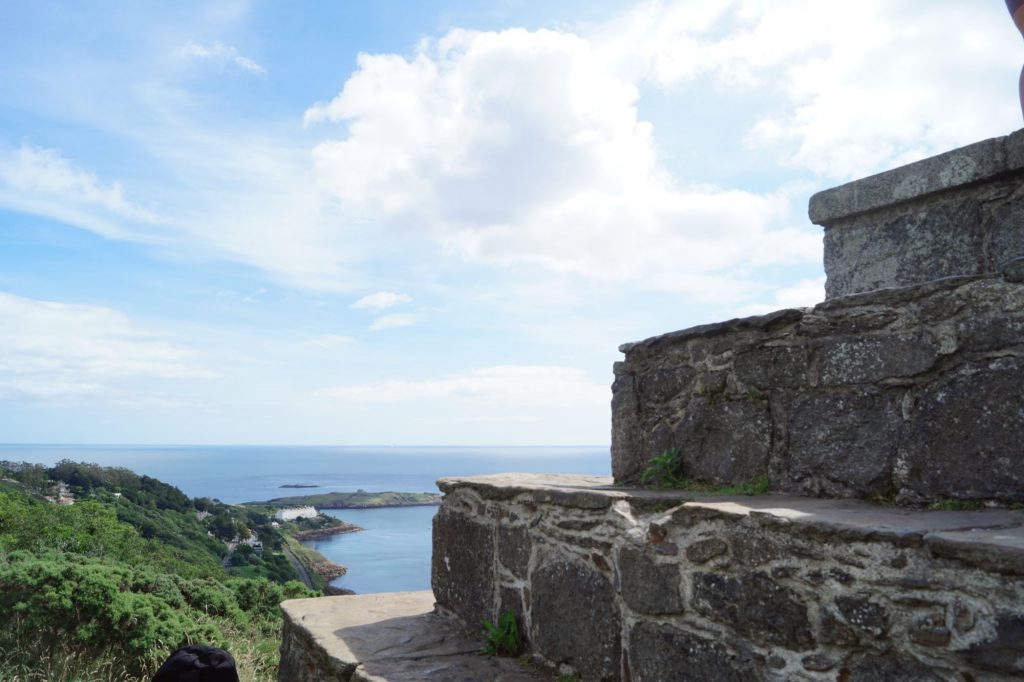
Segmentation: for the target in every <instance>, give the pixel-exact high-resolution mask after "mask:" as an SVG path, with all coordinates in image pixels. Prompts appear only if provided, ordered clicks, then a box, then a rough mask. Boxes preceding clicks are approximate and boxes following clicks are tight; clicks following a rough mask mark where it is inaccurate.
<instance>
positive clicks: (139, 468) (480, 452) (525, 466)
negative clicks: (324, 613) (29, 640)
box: [0, 444, 611, 594]
mask: <svg viewBox="0 0 1024 682" xmlns="http://www.w3.org/2000/svg"><path fill="white" fill-rule="evenodd" d="M0 459H4V460H10V461H16V462H20V461H25V462H37V463H41V464H47V465H52V464H55V463H56V462H58V461H59V460H62V459H70V460H74V461H76V462H91V463H95V464H100V465H102V466H117V467H126V468H128V469H131V470H132V471H134V472H136V473H138V474H145V475H147V476H152V477H153V478H158V479H160V480H161V481H164V482H165V483H170V484H171V485H174V486H177V487H178V488H180V489H181V490H182V492H184V493H185V494H186V495H189V496H190V497H210V498H215V499H218V500H220V501H222V502H226V503H229V504H238V503H241V502H260V501H264V500H269V499H271V498H274V497H285V496H292V495H303V494H316V493H324V492H332V491H342V492H350V491H355V490H360V489H362V490H366V491H368V492H382V491H389V490H390V491H397V492H438V489H437V485H436V481H437V479H438V478H441V477H444V476H472V475H479V474H492V473H501V472H512V471H516V472H525V473H532V472H538V473H561V474H596V475H604V476H607V475H610V466H611V458H610V455H609V450H608V447H607V446H569V447H501V446H488V447H462V446H460V447H455V446H452V447H445V446H430V447H408V446H376V447H368V446H293V445H287V446H269V445H268V446H248V445H244V446H243V445H238V446H222V445H218V446H201V445H189V446H179V445H166V446H148V445H147V446H141V445H3V444H0ZM284 485H315V486H317V487H315V488H304V489H294V488H282V487H281V486H284ZM435 512H436V507H392V508H385V509H338V510H328V511H327V512H326V513H328V514H331V515H332V516H337V517H338V518H341V519H344V520H345V521H348V522H350V523H354V524H356V525H357V526H360V527H362V528H363V529H364V530H363V531H360V532H357V533H346V534H343V535H335V536H332V537H329V538H323V539H319V540H310V541H307V542H306V543H305V544H307V545H309V546H310V547H313V548H314V549H316V550H317V551H318V552H320V553H321V554H323V555H324V556H326V557H327V558H328V559H330V560H331V561H333V562H335V563H338V564H341V565H343V566H345V567H347V568H348V573H346V574H345V575H344V576H342V577H340V578H337V579H335V580H334V581H332V583H331V584H332V585H334V586H336V587H341V588H345V589H349V590H352V591H354V592H356V593H359V594H368V593H372V592H398V591H407V590H427V589H430V549H431V537H430V528H431V521H432V519H433V517H434V513H435Z"/></svg>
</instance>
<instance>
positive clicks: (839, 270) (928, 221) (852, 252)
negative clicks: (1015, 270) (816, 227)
mask: <svg viewBox="0 0 1024 682" xmlns="http://www.w3.org/2000/svg"><path fill="white" fill-rule="evenodd" d="M915 208H916V209H917V210H913V211H908V210H907V208H906V207H903V206H900V207H897V208H890V209H882V210H879V211H877V212H874V213H870V214H867V215H861V216H855V217H852V218H849V219H847V220H843V221H842V224H841V225H835V226H829V227H826V229H825V272H826V274H827V279H826V280H825V296H826V298H836V297H839V296H846V295H849V294H854V293H859V292H864V291H872V290H875V289H882V288H887V287H905V286H911V285H914V284H921V283H923V282H927V281H929V280H933V279H939V278H941V277H950V276H953V275H973V274H980V273H983V272H987V271H988V269H985V268H979V263H978V261H979V255H980V254H981V253H982V252H983V248H984V233H983V232H982V231H981V230H979V229H978V225H979V224H980V222H981V205H980V203H979V202H978V201H977V200H974V201H965V200H963V199H962V198H960V197H956V198H952V197H951V198H947V199H940V200H936V201H935V202H933V203H929V204H927V205H925V206H921V207H915Z"/></svg>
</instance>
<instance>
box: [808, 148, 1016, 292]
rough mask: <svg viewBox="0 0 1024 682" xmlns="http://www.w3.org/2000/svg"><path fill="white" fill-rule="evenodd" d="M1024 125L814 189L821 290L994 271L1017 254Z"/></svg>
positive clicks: (812, 213) (892, 284)
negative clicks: (821, 239)
mask: <svg viewBox="0 0 1024 682" xmlns="http://www.w3.org/2000/svg"><path fill="white" fill-rule="evenodd" d="M1022 179H1024V133H1022V132H1017V133H1014V134H1013V135H1010V136H1008V137H1001V138H994V139H991V140H985V141H983V142H978V143H975V144H972V145H969V146H967V147H963V148H961V149H955V150H953V151H950V152H947V153H945V154H940V155H939V156H935V157H932V158H929V159H925V160H923V161H919V162H917V163H912V164H910V165H907V166H904V167H902V168H897V169H894V170H891V171H887V172H885V173H880V174H878V175H874V176H871V177H869V178H863V179H860V180H855V181H854V182H851V183H848V184H846V185H842V186H840V187H836V188H834V189H829V190H825V191H824V192H820V193H818V194H816V195H814V196H813V197H811V204H810V217H811V220H812V221H813V222H815V223H817V224H819V225H823V226H824V227H825V272H826V274H827V275H828V279H827V281H826V284H825V291H826V294H827V296H828V298H834V297H838V296H845V295H848V294H854V293H859V292H863V291H870V290H873V289H880V288H885V287H902V286H908V285H912V284H920V283H923V282H928V281H931V280H934V279H938V278H941V277H950V276H955V275H977V274H983V273H990V272H996V271H998V270H999V268H1000V266H1001V265H1002V264H1003V263H1005V262H1006V261H1008V260H1010V259H1011V258H1015V257H1018V256H1022V255H1024V230H1022V229H1021V227H1020V226H1021V224H1022V221H1024V200H1022V199H1024V183H1022Z"/></svg>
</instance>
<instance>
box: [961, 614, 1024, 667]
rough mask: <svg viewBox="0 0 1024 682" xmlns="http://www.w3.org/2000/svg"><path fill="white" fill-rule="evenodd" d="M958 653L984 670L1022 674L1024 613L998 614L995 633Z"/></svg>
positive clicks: (1023, 665) (1023, 662)
mask: <svg viewBox="0 0 1024 682" xmlns="http://www.w3.org/2000/svg"><path fill="white" fill-rule="evenodd" d="M960 654H961V656H962V657H963V658H964V660H965V661H967V662H969V663H971V664H973V665H976V666H978V667H980V668H982V669H984V670H991V671H994V672H999V673H1004V674H1007V675H1020V674H1024V615H1022V614H1021V613H1019V612H1018V613H1002V614H1000V615H999V617H998V619H997V620H996V627H995V635H994V636H993V637H992V638H991V639H987V640H985V641H983V642H979V643H977V644H975V645H973V646H971V647H970V648H968V649H967V650H965V651H962V652H960Z"/></svg>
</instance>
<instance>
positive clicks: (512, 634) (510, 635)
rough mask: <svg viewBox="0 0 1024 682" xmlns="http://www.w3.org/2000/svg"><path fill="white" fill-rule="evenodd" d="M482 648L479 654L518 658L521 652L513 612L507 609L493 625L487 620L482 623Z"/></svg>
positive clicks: (517, 627)
mask: <svg viewBox="0 0 1024 682" xmlns="http://www.w3.org/2000/svg"><path fill="white" fill-rule="evenodd" d="M483 625H484V648H483V649H481V651H480V653H481V654H484V655H489V656H518V655H519V654H520V653H522V650H523V640H522V638H520V636H519V625H518V624H517V623H516V613H515V611H513V610H511V609H509V610H508V611H505V612H504V613H503V614H501V616H499V617H498V624H497V625H495V624H494V623H492V622H491V621H489V620H485V621H484V623H483Z"/></svg>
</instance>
